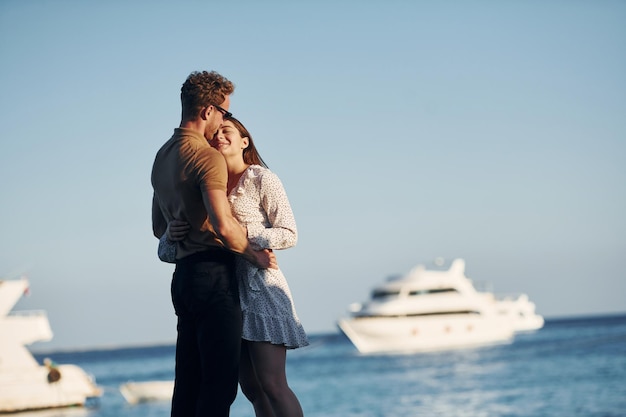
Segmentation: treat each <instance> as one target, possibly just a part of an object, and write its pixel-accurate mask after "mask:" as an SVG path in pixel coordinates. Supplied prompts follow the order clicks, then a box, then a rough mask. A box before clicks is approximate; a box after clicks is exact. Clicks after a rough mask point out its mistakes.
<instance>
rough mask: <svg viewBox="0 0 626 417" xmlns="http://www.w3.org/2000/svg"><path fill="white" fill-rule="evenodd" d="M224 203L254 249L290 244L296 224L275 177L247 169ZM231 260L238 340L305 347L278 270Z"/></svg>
mask: <svg viewBox="0 0 626 417" xmlns="http://www.w3.org/2000/svg"><path fill="white" fill-rule="evenodd" d="M228 200H229V202H230V204H231V207H232V209H233V215H234V216H235V218H236V219H237V220H238V221H239V222H240V223H241V224H242V225H244V226H245V227H246V229H247V230H248V240H249V241H250V243H251V244H252V245H253V247H254V248H255V249H287V248H290V247H292V246H294V245H295V244H296V242H297V238H298V234H297V229H296V222H295V219H294V216H293V212H292V210H291V206H290V205H289V200H288V199H287V194H286V193H285V190H284V188H283V185H282V183H281V181H280V179H279V178H278V176H276V174H274V173H273V172H271V171H270V170H269V169H267V168H263V167H261V166H259V165H252V166H250V167H249V168H248V169H247V170H246V171H245V172H244V173H243V174H242V175H241V178H240V179H239V182H238V184H237V186H236V187H235V188H233V189H232V190H231V192H230V194H229V195H228ZM237 259H238V264H237V276H238V279H239V297H240V299H241V310H242V314H243V332H242V338H243V339H245V340H249V341H254V342H270V343H273V344H278V345H284V346H285V347H287V348H289V349H295V348H298V347H303V346H307V345H308V344H309V342H308V339H307V336H306V333H305V331H304V328H303V327H302V324H301V323H300V320H299V319H298V316H297V314H296V309H295V306H294V303H293V297H292V295H291V291H290V290H289V286H288V285H287V280H286V279H285V277H284V275H283V273H282V272H281V271H280V270H279V269H258V268H256V267H255V266H254V265H252V264H251V263H249V262H248V261H246V260H245V259H243V258H241V257H238V258H237Z"/></svg>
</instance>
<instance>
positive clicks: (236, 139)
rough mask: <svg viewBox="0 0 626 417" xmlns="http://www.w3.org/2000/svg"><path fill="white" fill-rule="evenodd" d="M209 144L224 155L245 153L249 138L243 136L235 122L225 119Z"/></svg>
mask: <svg viewBox="0 0 626 417" xmlns="http://www.w3.org/2000/svg"><path fill="white" fill-rule="evenodd" d="M209 145H211V146H212V147H213V148H215V149H217V150H218V151H219V152H220V153H221V154H222V155H224V156H233V155H243V150H244V149H246V148H247V147H248V138H247V137H244V138H242V137H241V134H240V133H239V131H238V130H237V128H236V127H235V125H234V124H233V122H231V121H228V120H225V121H224V123H222V126H220V128H219V129H218V130H217V133H215V135H214V136H213V138H212V139H211V140H210V141H209Z"/></svg>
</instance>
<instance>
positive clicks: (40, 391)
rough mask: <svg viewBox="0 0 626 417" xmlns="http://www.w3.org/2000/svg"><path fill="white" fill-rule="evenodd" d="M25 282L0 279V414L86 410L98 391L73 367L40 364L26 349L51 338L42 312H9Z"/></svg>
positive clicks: (22, 293)
mask: <svg viewBox="0 0 626 417" xmlns="http://www.w3.org/2000/svg"><path fill="white" fill-rule="evenodd" d="M28 289H29V284H28V280H27V279H25V278H21V279H12V280H0V414H4V413H14V412H22V411H26V410H42V409H51V408H61V407H75V406H84V405H85V402H86V401H87V400H88V399H89V398H93V397H99V396H101V395H102V390H101V389H100V388H99V387H98V386H97V385H96V384H95V381H94V380H93V378H92V377H90V376H89V375H87V374H86V373H85V371H83V370H82V369H81V368H79V367H78V366H76V365H55V364H54V363H53V362H52V361H50V360H46V361H44V362H45V363H44V364H39V363H38V362H37V361H36V359H35V358H34V357H33V355H32V354H31V353H30V352H29V351H28V349H27V348H26V345H29V344H31V343H33V342H40V341H48V340H51V339H52V330H51V329H50V323H49V322H48V317H47V316H46V313H45V312H44V311H22V312H11V310H12V308H13V307H14V306H15V304H16V303H17V301H18V300H19V299H20V298H21V297H22V296H23V295H24V294H26V293H27V292H28Z"/></svg>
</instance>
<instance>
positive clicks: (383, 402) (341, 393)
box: [17, 315, 626, 417]
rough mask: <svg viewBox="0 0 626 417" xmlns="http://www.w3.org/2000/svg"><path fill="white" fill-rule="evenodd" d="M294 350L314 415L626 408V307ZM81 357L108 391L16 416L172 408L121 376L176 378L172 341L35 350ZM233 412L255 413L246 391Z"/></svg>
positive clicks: (248, 416)
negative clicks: (361, 348)
mask: <svg viewBox="0 0 626 417" xmlns="http://www.w3.org/2000/svg"><path fill="white" fill-rule="evenodd" d="M311 341H312V345H311V346H309V347H307V348H304V349H299V350H296V351H292V352H289V354H288V370H287V371H288V378H289V381H290V385H291V387H292V389H293V390H294V391H295V392H296V394H297V395H298V397H299V399H300V402H301V403H302V407H303V409H304V414H305V416H308V417H352V416H354V417H356V416H359V417H361V416H363V417H410V416H454V417H465V416H467V417H506V416H511V417H514V416H515V417H522V416H524V417H541V416H546V417H548V416H550V417H554V416H564V417H574V416H580V417H596V416H597V417H618V416H620V417H621V416H626V315H623V316H610V317H590V318H581V319H568V320H552V321H551V320H548V321H547V322H546V325H545V327H544V328H543V329H541V330H539V331H537V332H535V333H529V334H521V335H518V336H517V337H516V338H515V340H514V341H513V342H512V343H510V344H504V345H498V346H492V347H486V348H480V349H470V350H457V351H449V352H441V353H428V354H410V355H361V354H359V353H358V352H357V351H356V349H355V348H354V347H353V346H352V345H351V344H350V342H349V341H348V340H347V339H346V338H344V337H343V336H341V335H339V334H329V335H318V336H312V337H311ZM36 356H37V358H38V359H39V360H42V359H43V357H44V356H48V357H51V358H52V359H53V360H54V361H55V362H57V363H74V364H77V365H79V366H81V367H82V368H83V369H85V370H86V371H87V372H89V373H91V374H92V375H94V376H95V378H96V380H97V382H98V384H99V385H100V386H102V387H103V388H104V395H103V397H102V398H100V399H99V401H98V402H97V403H94V404H92V405H91V407H90V408H89V409H71V410H58V411H51V412H37V413H22V414H18V415H17V416H18V417H31V416H33V417H166V416H169V406H170V404H169V402H167V401H166V402H151V403H144V404H138V405H134V406H133V405H128V404H126V402H125V401H124V398H123V397H122V396H121V394H120V392H119V385H120V384H123V383H125V382H128V381H146V380H155V379H159V380H160V379H173V368H174V359H173V358H174V347H173V346H153V347H144V348H127V349H115V350H99V351H88V352H59V353H48V354H46V355H36ZM231 415H232V416H233V417H253V416H254V414H253V411H252V407H251V406H250V405H249V404H248V402H247V400H246V399H245V397H244V396H243V395H242V394H241V393H240V394H239V396H238V397H237V400H236V401H235V403H234V405H233V407H232V412H231Z"/></svg>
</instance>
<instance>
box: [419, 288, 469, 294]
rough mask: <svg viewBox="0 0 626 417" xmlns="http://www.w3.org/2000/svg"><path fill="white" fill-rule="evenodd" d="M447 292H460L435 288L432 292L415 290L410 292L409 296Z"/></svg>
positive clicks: (452, 289)
mask: <svg viewBox="0 0 626 417" xmlns="http://www.w3.org/2000/svg"><path fill="white" fill-rule="evenodd" d="M446 292H458V291H457V290H456V289H454V288H433V289H430V290H415V291H411V292H409V295H426V294H441V293H446Z"/></svg>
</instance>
